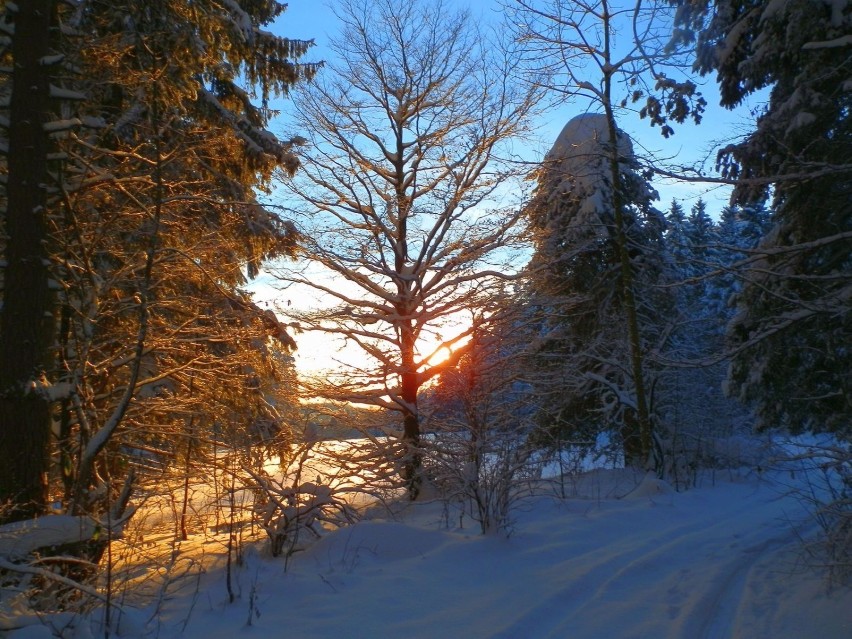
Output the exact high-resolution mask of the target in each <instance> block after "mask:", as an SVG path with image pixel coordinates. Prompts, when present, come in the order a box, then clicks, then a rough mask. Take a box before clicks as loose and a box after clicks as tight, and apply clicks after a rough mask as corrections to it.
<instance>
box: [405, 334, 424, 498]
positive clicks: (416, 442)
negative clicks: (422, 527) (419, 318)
mask: <svg viewBox="0 0 852 639" xmlns="http://www.w3.org/2000/svg"><path fill="white" fill-rule="evenodd" d="M408 333H410V331H403V335H404V337H403V339H402V346H403V348H402V361H403V373H402V388H401V395H402V401H403V402H404V404H405V408H404V410H403V413H402V415H403V417H402V442H403V444H404V445H405V448H406V450H405V456H404V458H403V461H402V478H403V479H404V480H405V483H406V488H407V489H408V496H409V497H410V498H411V499H412V500H414V499H417V496H418V495H419V494H420V487H421V484H422V482H423V479H422V476H421V470H422V469H421V467H422V465H423V453H422V452H421V450H420V415H419V414H418V412H417V392H418V390H419V389H420V379H419V375H418V373H417V370H416V369H415V366H414V339H413V336H410V337H408V338H406V337H405V335H407V334H408Z"/></svg>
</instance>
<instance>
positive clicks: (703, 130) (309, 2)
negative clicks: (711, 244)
mask: <svg viewBox="0 0 852 639" xmlns="http://www.w3.org/2000/svg"><path fill="white" fill-rule="evenodd" d="M449 1H450V3H451V4H455V5H457V6H461V7H468V8H469V9H470V10H471V12H472V13H473V14H474V16H477V17H481V19H482V20H486V21H487V20H491V19H493V20H495V21H496V20H498V19H499V17H500V16H499V15H498V14H497V13H496V11H497V10H498V9H499V6H500V5H499V2H498V0H449ZM333 4H334V2H333V0H329V1H327V2H318V1H316V0H290V2H289V7H288V9H287V11H286V13H285V14H284V15H283V17H282V18H281V19H280V20H279V22H278V23H277V24H276V25H275V28H274V30H275V31H276V32H279V33H281V34H282V35H285V36H287V37H290V38H299V39H314V40H315V41H316V46H315V47H314V49H313V50H312V52H311V54H310V55H309V59H311V60H324V59H330V57H331V56H332V54H331V51H330V50H329V48H328V47H327V43H328V41H329V39H330V38H331V37H333V36H334V34H335V32H336V31H337V29H338V23H337V19H336V17H335V16H334V12H333V11H332V9H331V8H330V7H331V6H332V5H333ZM700 81H701V82H702V83H703V85H702V88H701V90H702V93H703V94H704V95H705V98H706V99H707V102H708V106H707V111H706V113H705V117H704V121H703V122H702V124H701V125H699V126H695V125H693V124H691V123H689V124H684V125H680V126H678V127H677V128H676V134H675V135H674V136H673V137H672V138H670V139H668V140H666V139H664V138H663V137H662V136H661V135H660V133H659V129H658V128H654V129H652V128H651V127H650V126H649V124H648V123H647V121H644V120H640V119H639V118H638V117H637V116H632V115H630V114H625V115H623V117H622V118H621V119H620V120H619V126H621V128H623V129H624V130H625V131H627V132H628V133H629V134H630V135H631V137H632V138H633V139H634V144H635V146H636V148H637V152H640V153H641V152H643V150H644V152H645V153H649V154H650V155H652V156H653V157H657V158H675V161H677V162H678V163H681V164H691V163H695V162H701V161H704V160H706V161H705V164H704V168H705V170H706V171H707V172H711V173H712V168H713V159H714V158H715V152H714V151H713V142H714V141H717V140H723V141H724V140H728V141H729V140H730V138H731V137H732V136H734V135H736V134H737V133H738V132H742V131H743V130H745V127H747V126H749V124H748V122H749V117H748V112H749V105H746V106H745V107H743V108H742V109H740V110H739V111H737V112H729V111H727V110H725V109H722V108H721V107H719V106H718V98H717V92H716V87H715V82H714V81H713V79H712V78H704V79H703V80H700ZM619 99H620V96H619ZM585 108H586V105H585V104H567V105H563V106H560V107H559V108H556V109H552V110H549V111H547V112H545V113H544V114H543V115H542V116H541V117H540V118H539V120H538V125H539V130H538V136H537V137H538V141H537V142H535V143H532V144H530V145H529V146H528V150H527V155H528V157H529V159H531V160H533V161H537V160H538V159H540V158H541V157H542V156H543V154H544V153H545V152H547V150H548V149H549V148H550V146H551V145H552V143H553V141H554V140H555V139H556V137H557V136H558V135H559V132H560V131H561V130H562V127H563V126H564V125H565V123H566V122H567V121H568V120H570V119H571V118H572V117H574V116H575V115H577V114H579V113H582V112H583V111H584V110H585ZM279 126H281V128H286V126H287V123H286V115H285V116H284V117H283V118H282V121H281V122H280V123H279ZM654 186H655V188H656V189H657V190H658V191H659V193H660V202H659V203H658V207H659V208H660V209H662V210H665V209H666V208H667V207H668V205H669V203H670V202H671V199H672V198H673V197H677V198H678V199H679V200H682V201H683V203H684V205H685V208H687V209H688V208H689V207H690V206H691V205H692V204H693V203H694V202H695V200H696V199H698V198H699V197H703V198H704V199H705V200H706V201H707V202H708V205H709V206H708V208H709V211H710V212H711V214H714V215H715V214H717V213H718V212H719V210H720V209H721V207H722V206H724V205H725V204H726V203H727V199H728V196H729V193H730V191H729V189H728V188H726V187H719V186H714V185H706V184H704V185H702V184H689V183H675V182H672V181H670V180H669V181H664V180H661V179H657V180H655V182H654Z"/></svg>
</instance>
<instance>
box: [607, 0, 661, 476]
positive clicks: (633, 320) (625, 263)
mask: <svg viewBox="0 0 852 639" xmlns="http://www.w3.org/2000/svg"><path fill="white" fill-rule="evenodd" d="M603 7H604V15H603V20H604V26H605V28H604V38H605V43H604V51H605V55H606V62H607V66H608V67H610V65H609V62H610V60H609V56H610V51H611V49H610V29H611V26H610V19H611V17H612V16H611V14H610V13H609V8H608V5H607V3H606V2H605V3H604V5H603ZM610 68H611V67H610ZM612 74H613V71H612V70H610V71H605V72H604V99H603V107H604V111H605V112H606V121H607V128H608V129H609V143H610V157H609V165H610V175H611V179H612V207H613V212H614V215H615V234H616V244H617V249H618V257H619V262H620V267H621V268H620V275H621V277H620V281H621V293H622V298H623V300H624V314H625V319H626V320H627V339H628V341H629V343H630V364H631V366H630V367H631V372H632V374H633V386H634V391H635V393H636V418H637V421H638V424H637V426H638V428H637V430H638V433H635V434H634V435H633V436H632V437H631V436H630V435H628V434H627V433H623V435H624V436H625V440H624V441H625V450H624V455H625V462H626V463H627V458H628V456H631V457H633V456H635V454H636V450H637V448H638V451H639V452H640V455H641V457H642V461H641V464H642V465H652V466H653V467H654V470H657V466H658V463H659V461H658V460H657V459H655V458H652V455H653V452H654V449H653V432H652V430H651V429H652V426H651V416H650V413H649V411H648V400H647V396H646V392H645V377H644V371H643V356H642V338H641V334H640V332H639V319H638V313H637V311H636V298H635V296H634V293H633V265H632V264H631V262H630V252H629V250H628V246H627V232H626V230H625V228H624V201H623V198H622V195H621V169H620V167H619V159H620V158H619V155H618V127H617V126H616V124H615V113H614V112H613V109H612ZM636 435H638V438H637V439H638V447H637V446H636V445H635V444H633V443H631V440H633V439H634V437H635V436H636Z"/></svg>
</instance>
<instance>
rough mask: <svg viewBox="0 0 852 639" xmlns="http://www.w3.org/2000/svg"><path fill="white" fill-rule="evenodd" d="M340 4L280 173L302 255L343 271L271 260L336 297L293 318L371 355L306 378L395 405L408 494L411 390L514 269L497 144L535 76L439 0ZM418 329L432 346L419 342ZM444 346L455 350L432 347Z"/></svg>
mask: <svg viewBox="0 0 852 639" xmlns="http://www.w3.org/2000/svg"><path fill="white" fill-rule="evenodd" d="M338 17H339V18H340V20H341V21H342V23H343V25H344V27H343V31H342V35H341V36H340V38H339V39H338V40H337V41H336V42H334V43H333V44H332V47H333V49H334V50H335V52H336V53H337V55H338V58H339V60H340V61H339V62H337V63H336V64H332V65H330V67H329V68H328V69H327V73H326V74H324V77H323V78H322V79H321V80H320V81H318V82H317V83H316V84H313V85H312V86H310V87H309V88H308V89H306V90H305V92H304V93H303V94H301V95H300V96H298V97H297V98H296V101H297V105H298V107H299V109H300V114H299V119H298V126H299V129H300V130H301V131H308V132H309V133H310V136H311V138H312V139H311V145H310V147H309V148H311V151H310V152H309V153H306V154H305V156H304V157H303V159H302V164H303V167H304V171H303V172H302V175H301V179H297V180H296V181H294V182H292V183H290V184H288V185H287V186H288V187H290V188H291V190H292V193H293V194H294V195H295V196H296V197H297V199H298V201H299V204H298V205H297V206H296V210H295V211H294V214H295V216H296V219H297V221H298V225H299V226H300V227H301V228H300V230H304V231H306V232H305V239H304V242H303V249H304V254H305V257H306V258H307V259H308V260H309V261H311V262H313V263H314V264H316V265H319V266H321V267H322V268H324V269H327V271H330V272H331V273H333V274H334V275H335V276H337V277H338V278H339V279H338V281H342V280H345V281H346V282H347V284H346V285H345V286H343V285H337V284H328V285H327V284H323V283H322V281H319V280H318V279H317V278H314V277H311V276H309V275H305V274H304V273H300V272H298V271H294V270H286V271H284V270H282V271H280V272H279V276H280V277H281V278H282V279H283V280H284V281H286V282H290V283H298V284H302V285H307V286H310V287H312V288H313V289H314V290H316V291H319V292H320V293H322V294H323V295H326V296H328V297H329V298H330V299H331V300H333V304H331V305H329V306H326V307H325V308H322V309H319V310H310V311H306V312H294V313H292V315H293V316H294V317H295V318H296V319H297V320H298V321H299V322H300V323H301V324H302V326H303V327H305V328H308V329H310V330H315V331H322V332H326V333H329V334H336V335H340V336H343V337H344V338H345V339H346V340H348V341H350V342H353V343H354V344H357V346H358V347H360V348H361V349H362V350H363V352H364V353H365V355H366V356H367V357H368V359H369V360H370V361H371V364H369V365H366V366H365V367H363V368H362V370H360V371H357V373H358V375H357V378H356V377H352V376H350V377H348V378H346V381H342V382H340V383H338V384H324V385H323V386H322V388H316V389H315V392H316V393H317V394H320V395H322V396H325V397H329V398H333V399H341V400H346V401H355V402H361V403H368V404H373V405H377V406H381V407H384V408H386V409H390V410H392V411H396V412H397V413H398V414H400V415H401V416H402V423H403V427H402V428H403V430H402V442H403V444H404V445H405V447H406V453H405V457H404V461H403V469H402V475H403V478H404V479H405V481H406V482H407V485H408V488H409V490H410V494H411V496H412V497H416V495H417V492H418V486H419V482H420V478H419V467H420V455H419V452H418V451H417V448H418V446H419V440H420V418H419V415H418V410H417V395H418V391H419V389H420V388H421V387H422V385H423V384H424V383H425V382H426V381H427V380H429V379H430V378H432V377H434V376H435V375H436V374H438V373H439V372H440V371H441V370H444V369H446V368H448V367H450V366H452V365H453V364H454V363H455V362H456V361H457V360H458V358H459V357H461V354H462V350H463V349H459V346H461V345H463V343H464V342H465V340H466V339H467V338H468V336H469V335H470V334H471V333H472V331H473V330H474V329H475V328H476V327H477V326H479V325H481V324H482V323H484V322H487V321H488V320H487V317H488V315H487V312H486V311H485V308H486V306H487V299H488V298H489V296H491V295H493V294H494V293H495V292H496V291H498V289H499V287H500V283H501V281H502V280H504V279H505V278H506V277H507V276H508V275H507V274H508V273H510V272H512V270H513V269H512V267H511V266H507V265H506V264H505V262H506V261H507V260H508V259H509V257H510V255H509V253H510V247H511V246H512V243H513V241H514V240H515V238H516V232H515V228H516V224H517V221H518V218H519V214H518V211H517V209H515V210H513V209H512V208H510V207H508V206H500V205H498V204H497V203H496V200H497V199H499V197H500V196H501V189H502V188H503V187H505V185H506V184H507V179H508V178H510V177H511V176H513V175H517V168H516V167H514V166H513V165H512V164H511V163H509V162H506V161H504V158H503V157H501V153H502V152H503V151H506V150H507V147H508V144H507V143H508V142H510V141H511V140H512V138H514V137H516V136H518V135H521V134H523V133H524V132H525V131H526V130H527V126H528V117H529V115H530V113H531V111H532V109H533V108H534V106H535V104H536V97H537V93H538V90H537V89H536V88H531V87H527V88H519V87H518V86H517V85H514V84H513V83H512V82H511V73H510V70H511V68H512V65H513V64H514V60H513V57H512V55H513V54H512V53H511V52H507V50H506V49H501V48H500V47H498V46H495V44H494V43H491V42H487V41H486V40H485V39H484V38H483V37H482V36H481V34H480V33H479V32H478V31H477V29H476V26H475V25H474V23H473V21H472V20H471V19H470V17H469V15H468V14H467V13H465V12H456V11H454V10H451V9H450V7H447V6H444V5H443V4H441V3H438V2H428V3H427V2H399V1H398V0H381V1H380V2H366V1H365V0H351V1H350V2H344V3H342V4H341V6H340V8H339V10H338ZM498 260H499V261H501V262H503V263H498ZM462 312H465V313H466V314H467V317H468V319H467V325H466V326H464V327H459V326H460V320H458V318H459V315H460V313H462ZM427 337H428V339H426V338H427ZM426 342H431V343H432V344H437V345H438V346H437V347H436V348H435V349H434V350H432V351H431V352H424V351H422V350H421V349H423V344H424V343H426ZM441 349H455V350H454V355H453V356H451V357H450V358H449V359H448V360H446V361H444V362H442V363H440V364H432V363H430V358H431V357H432V356H433V355H434V353H435V351H438V350H441ZM351 372H352V373H355V372H356V371H351Z"/></svg>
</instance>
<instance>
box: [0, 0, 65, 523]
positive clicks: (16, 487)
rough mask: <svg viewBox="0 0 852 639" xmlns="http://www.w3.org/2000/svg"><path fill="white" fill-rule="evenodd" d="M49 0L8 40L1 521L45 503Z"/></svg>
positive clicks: (24, 5)
mask: <svg viewBox="0 0 852 639" xmlns="http://www.w3.org/2000/svg"><path fill="white" fill-rule="evenodd" d="M52 11H53V1H52V0H27V1H26V2H21V3H20V4H19V5H18V12H17V14H16V16H15V35H14V39H13V44H12V56H13V59H14V70H13V73H12V97H11V104H10V113H9V120H10V126H9V155H8V176H7V185H6V196H7V210H6V219H5V232H6V235H7V239H6V247H5V259H6V267H5V273H4V289H3V306H2V316H1V317H0V503H3V502H7V501H9V502H11V509H10V510H6V511H5V512H4V513H3V514H2V515H0V520H6V521H14V520H19V519H26V518H29V517H32V516H35V515H38V514H41V513H42V512H44V511H45V509H46V506H47V471H48V461H49V458H48V446H49V441H50V420H51V416H50V401H49V399H48V398H47V396H46V395H45V394H43V393H41V392H39V391H38V389H37V388H35V384H36V383H37V382H38V381H39V380H41V379H43V378H44V376H45V374H46V372H47V371H48V370H49V368H50V360H51V351H52V345H53V338H54V332H55V327H54V316H53V312H54V300H53V296H52V295H51V292H50V270H49V255H48V250H47V239H48V238H47V236H48V232H47V223H46V205H47V196H46V191H45V185H46V183H47V181H48V171H47V153H48V138H47V134H46V133H45V130H44V127H43V124H44V123H45V122H46V121H48V119H49V114H48V110H49V100H50V91H49V75H48V72H47V70H46V69H47V67H46V66H43V65H41V64H40V61H41V59H42V58H44V57H45V56H47V55H48V54H49V53H50V26H51V14H52Z"/></svg>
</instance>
